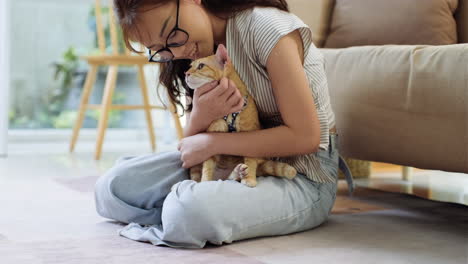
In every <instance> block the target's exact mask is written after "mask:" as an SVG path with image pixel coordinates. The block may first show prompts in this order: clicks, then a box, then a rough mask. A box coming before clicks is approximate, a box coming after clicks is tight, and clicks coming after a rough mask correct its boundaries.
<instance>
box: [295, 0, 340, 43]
mask: <svg viewBox="0 0 468 264" xmlns="http://www.w3.org/2000/svg"><path fill="white" fill-rule="evenodd" d="M334 2H335V0H314V1H311V0H288V4H289V8H290V11H291V12H292V13H293V14H295V15H297V16H298V17H299V18H300V19H302V21H304V23H306V24H307V25H308V26H309V27H310V29H311V30H312V41H313V42H314V44H315V46H317V47H319V48H321V47H323V43H324V42H325V38H326V34H327V32H328V30H329V27H330V16H331V12H332V8H333V4H334Z"/></svg>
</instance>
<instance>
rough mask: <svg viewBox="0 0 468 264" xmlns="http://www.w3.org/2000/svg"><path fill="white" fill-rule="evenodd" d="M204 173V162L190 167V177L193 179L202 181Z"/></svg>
mask: <svg viewBox="0 0 468 264" xmlns="http://www.w3.org/2000/svg"><path fill="white" fill-rule="evenodd" d="M201 174H202V164H198V165H195V166H193V167H192V168H190V179H191V180H192V181H196V182H200V181H201Z"/></svg>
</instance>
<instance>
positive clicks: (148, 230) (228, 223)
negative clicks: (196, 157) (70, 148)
mask: <svg viewBox="0 0 468 264" xmlns="http://www.w3.org/2000/svg"><path fill="white" fill-rule="evenodd" d="M337 147H338V134H336V133H331V134H330V145H329V149H328V150H319V151H318V152H316V155H317V156H318V157H319V158H320V162H321V163H322V164H324V165H325V166H326V168H327V170H328V171H329V172H330V173H332V174H333V175H335V177H336V182H334V183H318V182H315V181H312V180H310V179H308V178H306V177H305V176H304V175H302V174H300V173H298V174H297V176H296V177H295V178H294V179H292V180H288V179H286V178H281V177H274V176H266V177H263V176H260V177H258V178H257V186H256V187H254V188H251V187H247V186H245V185H243V184H241V183H239V182H237V181H232V180H226V181H222V180H218V181H209V182H200V183H197V182H195V181H192V180H190V179H189V178H190V177H189V174H188V173H189V170H188V169H184V168H183V167H182V161H181V160H180V152H179V151H168V152H161V153H156V154H155V153H152V154H145V155H140V156H132V157H121V158H120V159H118V160H117V161H116V164H115V165H114V166H113V167H112V168H110V169H109V170H108V171H107V172H106V173H105V174H104V175H102V176H101V177H100V178H99V179H98V180H97V182H96V185H95V203H96V210H97V212H98V213H99V214H100V215H101V216H103V217H106V218H110V219H114V220H116V221H120V222H123V223H127V224H128V225H126V226H125V227H124V228H121V229H119V230H118V233H119V234H120V235H121V236H124V237H127V238H129V239H133V240H136V241H144V242H151V243H152V244H154V245H166V246H170V247H184V248H203V247H204V246H205V244H206V243H207V242H210V243H212V244H216V245H221V244H222V243H223V242H224V243H231V242H233V241H236V240H242V239H247V238H253V237H261V236H274V235H285V234H290V233H294V232H299V231H303V230H308V229H311V228H314V227H317V226H319V225H320V224H322V223H323V222H325V221H326V220H327V218H328V216H329V215H330V212H331V210H332V207H333V204H334V202H335V199H336V191H337V183H338V169H341V170H342V171H343V172H344V174H345V176H346V181H347V183H348V189H349V193H350V195H351V194H352V192H353V191H354V182H353V178H352V175H351V172H350V170H349V168H348V166H347V164H346V162H345V161H344V159H343V158H342V157H341V155H339V152H338V148H337ZM173 185H174V187H175V188H174V190H172V191H171V187H172V186H173Z"/></svg>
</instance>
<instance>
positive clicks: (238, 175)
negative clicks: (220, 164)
mask: <svg viewBox="0 0 468 264" xmlns="http://www.w3.org/2000/svg"><path fill="white" fill-rule="evenodd" d="M248 169H249V166H247V165H246V164H244V163H239V164H237V166H236V167H235V168H234V169H233V170H232V172H231V174H230V175H229V179H230V180H235V181H240V180H242V179H243V178H245V177H246V176H247V174H248V171H249V170H248Z"/></svg>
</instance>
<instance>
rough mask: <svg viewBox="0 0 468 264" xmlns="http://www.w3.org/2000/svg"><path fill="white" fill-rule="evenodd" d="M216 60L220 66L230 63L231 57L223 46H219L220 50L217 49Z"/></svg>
mask: <svg viewBox="0 0 468 264" xmlns="http://www.w3.org/2000/svg"><path fill="white" fill-rule="evenodd" d="M216 60H217V61H218V63H219V64H221V65H223V66H224V65H225V64H226V63H227V62H229V56H228V53H227V49H226V47H225V46H224V45H223V44H219V45H218V48H217V49H216Z"/></svg>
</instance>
